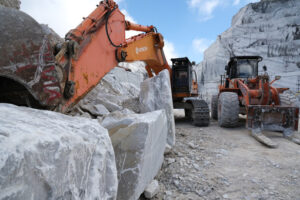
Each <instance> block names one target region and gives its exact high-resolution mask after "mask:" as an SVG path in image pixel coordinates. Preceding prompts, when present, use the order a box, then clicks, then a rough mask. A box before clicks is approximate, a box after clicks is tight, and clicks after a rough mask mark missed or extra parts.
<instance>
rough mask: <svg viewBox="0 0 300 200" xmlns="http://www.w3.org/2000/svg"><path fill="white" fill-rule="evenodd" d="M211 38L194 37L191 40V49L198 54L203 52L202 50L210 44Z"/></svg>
mask: <svg viewBox="0 0 300 200" xmlns="http://www.w3.org/2000/svg"><path fill="white" fill-rule="evenodd" d="M212 42H213V41H212V40H208V39H205V38H196V39H194V40H193V43H192V45H193V49H194V51H196V52H197V53H199V54H203V53H204V51H205V50H206V49H207V48H208V47H209V46H210V45H211V44H212Z"/></svg>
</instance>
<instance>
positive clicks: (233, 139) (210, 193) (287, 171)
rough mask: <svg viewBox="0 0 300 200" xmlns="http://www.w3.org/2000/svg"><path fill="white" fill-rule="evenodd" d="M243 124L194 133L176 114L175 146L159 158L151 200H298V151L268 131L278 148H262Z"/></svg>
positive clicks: (191, 127)
mask: <svg viewBox="0 0 300 200" xmlns="http://www.w3.org/2000/svg"><path fill="white" fill-rule="evenodd" d="M243 124H244V121H243V120H242V119H241V126H240V127H239V128H234V129H224V128H219V127H218V125H217V122H216V121H212V122H211V125H210V126H209V127H205V128H199V127H194V126H192V125H191V124H190V123H189V122H187V121H185V120H184V118H183V113H182V114H181V115H180V114H179V115H178V114H177V116H176V140H177V141H176V145H175V147H174V148H173V150H172V151H171V152H169V153H168V154H166V155H165V160H164V163H163V167H162V170H161V172H160V173H159V174H158V176H157V177H156V178H157V179H158V180H159V184H160V192H159V193H158V194H157V195H156V196H155V197H154V198H153V199H299V198H300V191H299V187H300V176H299V175H300V161H299V156H300V146H298V145H296V144H294V143H291V142H290V141H287V140H285V139H283V138H281V137H279V136H280V135H279V134H274V133H270V132H268V133H266V134H268V135H269V136H270V137H272V139H273V140H274V141H276V142H278V143H279V147H278V148H277V149H269V148H266V147H265V146H262V145H261V144H260V143H258V142H257V141H256V140H254V139H253V138H252V137H251V136H250V135H249V131H248V130H246V128H244V125H243ZM141 199H143V198H141Z"/></svg>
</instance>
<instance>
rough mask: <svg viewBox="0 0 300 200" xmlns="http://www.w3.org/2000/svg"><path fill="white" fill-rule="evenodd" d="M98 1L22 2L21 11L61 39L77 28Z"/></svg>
mask: <svg viewBox="0 0 300 200" xmlns="http://www.w3.org/2000/svg"><path fill="white" fill-rule="evenodd" d="M97 4H99V0H85V1H81V0H63V1H61V0H43V1H41V0H23V1H22V4H21V10H22V11H24V12H26V13H27V14H29V15H31V16H32V17H33V18H34V19H35V20H37V21H38V22H39V23H43V24H48V25H49V27H51V28H52V29H53V30H54V31H55V32H57V33H58V34H59V35H60V36H61V37H64V36H65V34H66V33H67V32H68V31H69V30H71V29H74V28H76V27H77V25H79V24H80V23H81V22H82V17H87V16H88V15H89V14H90V13H91V12H92V11H93V10H94V9H95V8H96V5H97Z"/></svg>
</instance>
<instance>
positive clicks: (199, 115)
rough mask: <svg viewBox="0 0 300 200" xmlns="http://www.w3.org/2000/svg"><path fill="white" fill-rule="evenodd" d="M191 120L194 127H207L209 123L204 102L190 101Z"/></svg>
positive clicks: (206, 105)
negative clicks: (191, 107)
mask: <svg viewBox="0 0 300 200" xmlns="http://www.w3.org/2000/svg"><path fill="white" fill-rule="evenodd" d="M191 103H192V104H193V110H192V120H193V125H195V126H208V125H209V122H210V117H209V107H208V104H207V103H206V102H205V101H204V100H198V99H195V100H192V101H191Z"/></svg>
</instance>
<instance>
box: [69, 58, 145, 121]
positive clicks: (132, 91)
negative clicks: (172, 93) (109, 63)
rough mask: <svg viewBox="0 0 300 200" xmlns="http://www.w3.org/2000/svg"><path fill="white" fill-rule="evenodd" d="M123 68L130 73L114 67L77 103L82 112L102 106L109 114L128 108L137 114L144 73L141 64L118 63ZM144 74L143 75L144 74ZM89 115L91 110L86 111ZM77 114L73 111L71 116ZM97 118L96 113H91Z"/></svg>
mask: <svg viewBox="0 0 300 200" xmlns="http://www.w3.org/2000/svg"><path fill="white" fill-rule="evenodd" d="M120 65H121V66H122V67H124V68H129V69H131V70H132V71H131V72H129V71H126V70H125V69H122V68H119V67H115V68H113V69H112V70H111V71H110V72H109V73H108V74H106V75H105V76H104V77H103V79H102V80H101V81H100V83H99V84H98V85H97V86H96V87H95V88H94V89H93V90H92V91H91V92H89V94H88V95H87V96H86V97H85V98H84V99H82V100H81V101H80V102H79V106H80V108H81V109H82V110H84V111H87V109H86V108H93V107H94V106H96V105H98V104H102V105H103V106H104V107H105V108H106V109H107V110H108V111H109V112H114V111H118V110H122V109H125V108H128V109H130V110H132V111H134V112H136V113H139V112H140V110H139V103H138V97H139V93H140V87H139V86H140V83H141V82H142V81H143V80H144V74H145V73H146V71H145V69H144V66H145V64H144V63H143V62H134V63H120ZM144 72H145V73H144ZM88 112H89V113H91V109H88ZM74 113H75V114H76V113H77V114H78V112H77V111H76V110H75V111H74V112H73V114H74ZM80 114H81V113H80ZM91 114H92V115H93V116H99V115H98V113H91Z"/></svg>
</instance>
